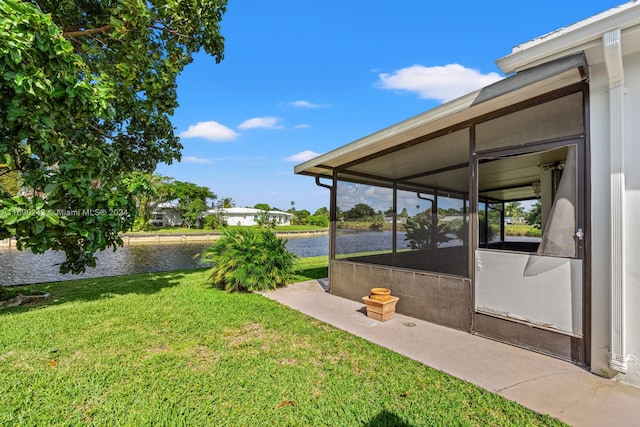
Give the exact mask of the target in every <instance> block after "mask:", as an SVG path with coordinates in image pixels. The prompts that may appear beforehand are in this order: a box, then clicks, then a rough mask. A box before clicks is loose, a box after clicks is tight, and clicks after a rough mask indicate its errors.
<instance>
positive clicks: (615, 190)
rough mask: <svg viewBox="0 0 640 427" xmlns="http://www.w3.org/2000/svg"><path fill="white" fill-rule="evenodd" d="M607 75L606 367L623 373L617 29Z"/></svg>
mask: <svg viewBox="0 0 640 427" xmlns="http://www.w3.org/2000/svg"><path fill="white" fill-rule="evenodd" d="M603 44H604V58H605V64H606V67H607V73H608V75H609V138H610V141H609V143H610V145H609V147H610V148H609V150H610V157H611V158H610V162H611V180H610V185H611V187H610V189H611V358H610V359H609V367H610V368H611V369H614V370H616V371H618V372H627V359H628V357H627V343H626V313H625V291H626V289H625V288H626V283H625V271H626V270H625V236H624V224H625V211H624V208H625V200H624V199H625V179H624V68H623V64H622V47H621V38H620V29H615V30H611V31H608V32H607V33H605V34H604V36H603Z"/></svg>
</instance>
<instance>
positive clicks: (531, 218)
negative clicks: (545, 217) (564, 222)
mask: <svg viewBox="0 0 640 427" xmlns="http://www.w3.org/2000/svg"><path fill="white" fill-rule="evenodd" d="M524 220H525V221H526V222H527V224H529V225H531V226H533V227H535V228H542V203H541V202H540V200H538V201H537V202H536V203H535V204H534V205H533V206H532V207H531V209H529V211H528V212H526V213H525V214H524Z"/></svg>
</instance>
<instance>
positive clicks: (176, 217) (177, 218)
mask: <svg viewBox="0 0 640 427" xmlns="http://www.w3.org/2000/svg"><path fill="white" fill-rule="evenodd" d="M160 216H161V217H162V219H157V217H160ZM149 223H150V224H152V225H157V226H160V227H177V226H180V225H182V215H180V213H179V212H178V211H177V210H176V209H175V208H159V209H157V210H156V211H155V212H153V213H152V214H151V219H150V220H149Z"/></svg>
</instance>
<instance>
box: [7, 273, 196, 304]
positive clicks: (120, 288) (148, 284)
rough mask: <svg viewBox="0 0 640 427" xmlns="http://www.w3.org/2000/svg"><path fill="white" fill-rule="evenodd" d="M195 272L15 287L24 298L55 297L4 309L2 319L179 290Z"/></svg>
mask: <svg viewBox="0 0 640 427" xmlns="http://www.w3.org/2000/svg"><path fill="white" fill-rule="evenodd" d="M194 271H195V272H197V271H199V269H198V270H180V271H169V272H163V273H144V274H135V275H125V276H111V277H99V278H92V279H78V280H67V281H63V282H50V283H40V284H33V285H25V286H12V287H11V290H12V291H14V292H15V291H18V292H20V293H23V294H24V295H28V294H29V293H30V292H31V290H38V291H43V292H48V293H50V294H51V296H50V297H49V298H48V299H46V300H42V301H38V302H34V303H30V304H23V305H20V306H17V307H10V308H5V309H2V310H0V316H2V315H3V314H11V313H17V312H25V311H29V310H32V309H38V308H41V307H47V306H52V305H59V304H64V303H68V302H75V301H95V300H100V299H105V298H111V297H113V296H116V295H127V294H138V295H151V294H154V293H156V292H160V291H161V290H163V289H165V288H169V287H174V286H177V285H178V284H179V283H180V280H181V279H182V278H184V276H185V273H187V272H190V273H191V272H194Z"/></svg>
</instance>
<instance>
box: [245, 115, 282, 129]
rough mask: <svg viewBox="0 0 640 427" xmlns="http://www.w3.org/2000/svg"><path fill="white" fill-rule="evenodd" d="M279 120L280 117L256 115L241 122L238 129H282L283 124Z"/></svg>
mask: <svg viewBox="0 0 640 427" xmlns="http://www.w3.org/2000/svg"><path fill="white" fill-rule="evenodd" d="M279 121H280V119H279V118H278V117H254V118H252V119H248V120H245V121H244V122H242V123H240V126H238V129H256V128H264V129H282V126H281V125H279V124H278V122H279Z"/></svg>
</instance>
